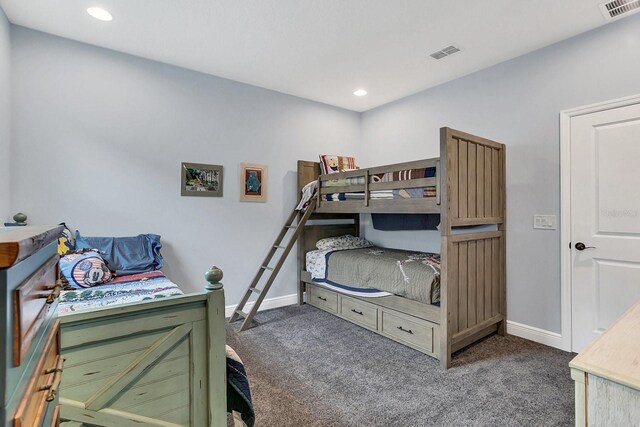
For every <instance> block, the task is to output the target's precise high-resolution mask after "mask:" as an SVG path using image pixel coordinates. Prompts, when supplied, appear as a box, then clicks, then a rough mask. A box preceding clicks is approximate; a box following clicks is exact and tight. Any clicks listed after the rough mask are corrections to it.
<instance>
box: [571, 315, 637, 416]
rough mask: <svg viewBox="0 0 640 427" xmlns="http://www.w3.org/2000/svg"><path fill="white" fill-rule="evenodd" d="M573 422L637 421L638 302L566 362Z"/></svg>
mask: <svg viewBox="0 0 640 427" xmlns="http://www.w3.org/2000/svg"><path fill="white" fill-rule="evenodd" d="M569 366H570V367H571V377H572V378H573V380H574V381H575V385H576V387H575V393H576V426H587V425H588V426H639V425H640V303H638V304H636V305H635V306H634V307H632V308H631V309H630V310H629V311H627V312H626V313H625V314H624V315H623V316H622V317H621V318H620V319H619V320H618V321H617V322H616V323H615V324H614V325H613V326H611V327H610V328H609V329H608V330H607V331H606V332H605V333H604V334H602V335H601V336H600V337H598V339H596V340H595V341H594V342H593V343H592V344H591V345H589V347H587V349H586V350H584V351H583V352H582V353H580V354H579V355H578V356H576V357H575V358H574V359H573V360H572V361H571V362H570V363H569Z"/></svg>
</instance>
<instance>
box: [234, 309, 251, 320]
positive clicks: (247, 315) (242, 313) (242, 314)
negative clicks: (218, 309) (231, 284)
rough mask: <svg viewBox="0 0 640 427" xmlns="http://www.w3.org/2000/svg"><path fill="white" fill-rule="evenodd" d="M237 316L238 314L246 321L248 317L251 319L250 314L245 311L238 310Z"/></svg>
mask: <svg viewBox="0 0 640 427" xmlns="http://www.w3.org/2000/svg"><path fill="white" fill-rule="evenodd" d="M236 314H237V315H238V316H240V317H244V318H245V319H246V318H247V317H249V313H245V312H244V311H242V310H236Z"/></svg>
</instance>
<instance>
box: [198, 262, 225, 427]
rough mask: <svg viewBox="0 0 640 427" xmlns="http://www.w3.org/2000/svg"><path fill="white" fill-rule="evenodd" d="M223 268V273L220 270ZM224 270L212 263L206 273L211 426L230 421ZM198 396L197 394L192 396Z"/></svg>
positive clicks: (216, 426) (215, 426)
mask: <svg viewBox="0 0 640 427" xmlns="http://www.w3.org/2000/svg"><path fill="white" fill-rule="evenodd" d="M216 270H217V271H216ZM217 272H220V274H217ZM221 273H222V272H221V271H220V270H218V269H217V268H216V267H212V268H211V269H210V270H209V271H207V272H206V273H205V278H206V280H207V282H209V283H207V284H206V286H205V288H204V289H205V291H206V293H207V345H208V351H207V355H208V357H209V363H208V366H209V372H208V379H209V386H208V399H209V405H208V407H209V426H211V427H219V426H220V427H222V426H226V425H227V381H226V378H227V377H226V374H227V364H226V351H225V342H226V330H225V321H224V312H225V308H224V287H223V285H222V283H219V281H220V279H222V274H221ZM193 398H194V399H197V398H198V397H197V396H194V397H193Z"/></svg>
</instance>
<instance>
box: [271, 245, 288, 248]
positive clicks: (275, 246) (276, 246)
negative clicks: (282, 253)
mask: <svg viewBox="0 0 640 427" xmlns="http://www.w3.org/2000/svg"><path fill="white" fill-rule="evenodd" d="M273 247H274V248H276V249H284V248H285V247H286V246H278V245H274V246H273Z"/></svg>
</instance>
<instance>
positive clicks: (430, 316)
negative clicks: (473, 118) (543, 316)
mask: <svg viewBox="0 0 640 427" xmlns="http://www.w3.org/2000/svg"><path fill="white" fill-rule="evenodd" d="M425 167H435V168H436V174H435V177H433V178H419V179H410V180H405V181H392V182H382V183H370V182H369V181H370V179H369V177H370V176H371V175H373V174H379V173H387V172H394V171H402V170H407V169H414V168H425ZM352 177H364V178H365V179H364V184H359V185H347V186H343V187H322V185H321V184H322V182H323V181H327V180H335V179H341V178H352ZM314 180H317V181H318V190H319V192H320V195H321V196H323V195H325V194H327V193H339V192H364V193H365V195H364V200H348V201H326V200H322V197H318V198H317V199H316V202H315V203H316V206H315V213H314V215H313V216H312V217H311V220H314V219H315V220H326V219H336V218H342V219H344V218H349V219H351V221H350V223H348V224H344V223H340V224H335V223H333V224H328V223H326V221H311V224H309V225H305V227H304V230H303V232H302V234H301V237H300V238H299V244H298V248H299V253H298V265H299V271H300V275H299V279H300V281H299V283H300V286H299V292H298V294H299V302H300V303H302V302H303V298H304V297H303V294H304V293H305V291H306V301H307V302H308V303H310V304H312V305H314V306H316V307H318V308H321V309H324V310H326V311H329V312H331V313H333V314H335V315H337V316H340V317H342V318H345V319H346V320H349V321H352V322H354V323H356V324H359V325H360V326H363V327H365V328H367V329H370V330H373V331H375V332H378V333H380V334H382V335H385V336H387V337H389V338H391V339H393V340H395V341H399V342H402V343H403V344H405V345H408V346H410V347H413V348H415V349H417V350H419V351H421V352H423V353H426V354H429V355H431V356H433V357H435V358H437V359H439V360H440V363H441V365H442V366H443V367H444V368H449V367H450V366H451V355H452V353H454V352H455V351H458V350H460V349H462V348H464V347H466V346H468V345H470V344H472V343H474V342H476V341H478V340H479V339H482V338H483V337H485V336H487V335H489V334H492V333H494V332H497V333H498V334H500V335H504V334H505V333H506V283H505V280H506V269H505V265H506V262H505V261H506V251H505V246H506V245H505V242H506V229H505V226H506V209H505V207H506V203H505V202H506V191H505V146H504V145H503V144H500V143H497V142H494V141H491V140H488V139H485V138H481V137H478V136H475V135H471V134H468V133H465V132H460V131H457V130H454V129H450V128H446V127H445V128H442V129H440V157H439V158H434V159H426V160H419V161H414V162H407V163H399V164H394V165H388V166H379V167H373V168H368V169H360V170H357V171H349V172H341V173H334V174H330V175H320V168H319V163H317V162H308V161H299V162H298V187H299V188H298V190H301V188H302V187H303V186H304V185H306V184H307V183H309V182H311V181H314ZM425 186H433V187H435V188H436V195H435V197H430V198H420V199H417V198H416V199H405V200H399V199H395V200H376V199H373V198H371V194H370V192H371V191H375V190H389V189H401V188H415V187H425ZM363 213H437V214H440V232H441V246H440V247H441V278H440V280H441V284H440V286H441V291H440V306H439V307H438V306H435V305H431V304H425V303H420V302H417V301H412V300H408V299H406V298H402V297H399V296H386V297H379V298H359V297H353V296H347V295H344V294H340V293H338V292H335V291H332V290H330V289H328V288H326V287H325V286H323V285H322V284H320V283H316V282H314V281H313V280H312V279H311V275H310V274H309V273H308V272H307V271H305V269H306V265H305V254H306V252H307V251H311V250H315V249H316V248H315V244H316V242H317V241H318V240H319V239H322V238H325V237H332V236H339V235H342V234H352V235H356V236H357V235H359V233H360V223H359V215H360V214H363ZM478 225H495V226H496V230H495V231H483V232H478V231H476V230H474V231H471V232H469V231H467V232H465V229H464V228H462V229H461V228H458V229H456V227H465V226H478ZM454 230H455V232H454ZM354 310H355V311H354Z"/></svg>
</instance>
